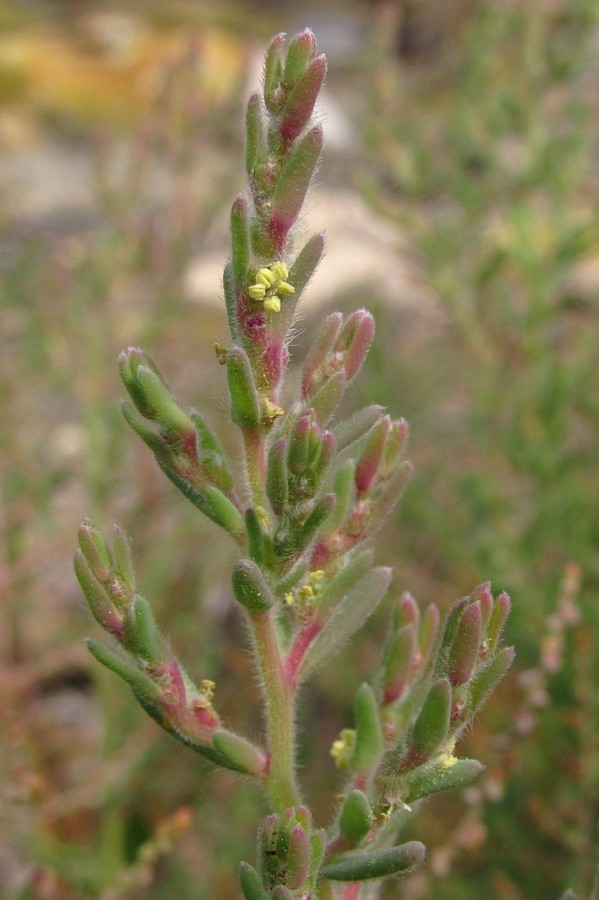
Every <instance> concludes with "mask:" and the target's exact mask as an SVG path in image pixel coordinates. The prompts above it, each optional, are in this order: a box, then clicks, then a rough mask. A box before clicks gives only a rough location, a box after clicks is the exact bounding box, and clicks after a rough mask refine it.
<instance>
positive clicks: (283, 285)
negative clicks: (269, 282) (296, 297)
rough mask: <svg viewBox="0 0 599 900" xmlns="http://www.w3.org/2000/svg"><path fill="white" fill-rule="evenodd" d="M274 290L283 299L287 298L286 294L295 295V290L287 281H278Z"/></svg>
mask: <svg viewBox="0 0 599 900" xmlns="http://www.w3.org/2000/svg"><path fill="white" fill-rule="evenodd" d="M276 290H277V294H282V295H283V296H284V297H285V296H287V294H295V288H294V287H293V285H292V284H289V283H288V282H287V281H279V283H278V284H277V288H276Z"/></svg>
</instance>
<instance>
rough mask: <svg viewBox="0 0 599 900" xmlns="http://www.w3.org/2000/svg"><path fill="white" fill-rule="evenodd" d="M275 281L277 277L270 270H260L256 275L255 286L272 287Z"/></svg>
mask: <svg viewBox="0 0 599 900" xmlns="http://www.w3.org/2000/svg"><path fill="white" fill-rule="evenodd" d="M276 279H277V276H276V275H275V274H274V273H273V272H272V270H271V269H260V271H259V272H258V274H257V275H256V284H263V285H264V287H267V288H269V287H272V286H273V284H274V283H275V281H276Z"/></svg>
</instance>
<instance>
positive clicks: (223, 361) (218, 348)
mask: <svg viewBox="0 0 599 900" xmlns="http://www.w3.org/2000/svg"><path fill="white" fill-rule="evenodd" d="M214 353H215V355H216V358H217V360H218V364H219V366H226V365H227V348H226V347H223V345H222V344H219V343H215V344H214Z"/></svg>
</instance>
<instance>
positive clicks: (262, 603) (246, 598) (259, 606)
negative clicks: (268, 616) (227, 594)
mask: <svg viewBox="0 0 599 900" xmlns="http://www.w3.org/2000/svg"><path fill="white" fill-rule="evenodd" d="M232 581H233V593H234V594H235V599H236V600H237V601H238V603H241V605H242V606H245V608H246V609H247V610H248V611H249V612H252V613H265V612H268V610H269V609H271V608H272V607H273V606H274V604H275V598H274V596H273V594H272V591H271V590H270V588H269V586H268V585H267V583H266V579H265V578H264V575H263V574H262V572H261V571H260V569H259V568H258V566H257V565H256V563H255V562H253V561H252V560H251V559H240V560H239V561H238V562H236V563H235V566H234V567H233V573H232Z"/></svg>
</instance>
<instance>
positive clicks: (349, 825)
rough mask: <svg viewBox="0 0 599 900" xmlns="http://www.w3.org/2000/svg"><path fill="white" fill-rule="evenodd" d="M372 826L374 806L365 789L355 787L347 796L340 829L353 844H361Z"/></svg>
mask: <svg viewBox="0 0 599 900" xmlns="http://www.w3.org/2000/svg"><path fill="white" fill-rule="evenodd" d="M371 828H372V807H371V806H370V801H369V800H368V797H367V796H366V794H365V793H364V792H363V791H360V790H358V788H354V790H353V791H352V792H351V793H350V794H349V795H348V797H347V798H346V800H345V802H344V804H343V807H342V809H341V816H340V818H339V830H340V832H341V834H342V835H343V837H344V838H345V840H346V841H348V842H349V843H350V844H351V845H352V846H354V845H355V844H359V843H360V841H361V840H362V839H363V838H365V837H366V835H367V834H368V832H369V831H370V829H371Z"/></svg>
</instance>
